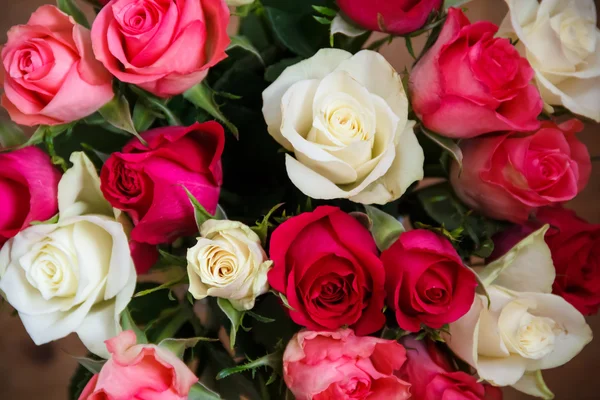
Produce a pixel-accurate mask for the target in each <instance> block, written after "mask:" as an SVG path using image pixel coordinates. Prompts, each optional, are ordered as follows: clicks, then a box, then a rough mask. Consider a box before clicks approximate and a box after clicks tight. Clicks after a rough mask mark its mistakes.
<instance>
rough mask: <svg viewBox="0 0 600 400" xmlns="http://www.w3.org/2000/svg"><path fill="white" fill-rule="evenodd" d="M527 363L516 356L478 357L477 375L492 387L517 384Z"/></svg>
mask: <svg viewBox="0 0 600 400" xmlns="http://www.w3.org/2000/svg"><path fill="white" fill-rule="evenodd" d="M526 365H527V361H526V360H525V359H524V358H523V357H521V356H518V355H511V356H509V357H484V356H481V357H479V360H478V362H477V373H478V374H479V377H480V378H481V379H485V380H486V381H488V382H490V383H491V384H492V385H494V386H508V385H514V384H515V383H517V382H518V381H519V380H520V379H521V377H522V376H523V374H524V373H525V367H526Z"/></svg>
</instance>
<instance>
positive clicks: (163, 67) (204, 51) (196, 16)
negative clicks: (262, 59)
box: [92, 0, 229, 97]
mask: <svg viewBox="0 0 600 400" xmlns="http://www.w3.org/2000/svg"><path fill="white" fill-rule="evenodd" d="M228 24H229V9H228V8H227V4H226V3H225V1H223V0H178V1H173V0H112V1H111V2H110V3H108V4H106V5H105V6H104V7H102V10H101V11H100V12H99V13H98V16H97V17H96V19H95V20H94V24H93V26H92V44H93V47H94V54H95V56H96V58H97V59H98V60H99V61H100V62H101V63H102V64H104V66H105V67H106V69H108V70H109V71H110V73H111V74H113V75H114V76H115V77H117V78H118V79H119V80H120V81H122V82H128V83H133V84H136V85H138V86H140V87H142V88H144V89H146V90H147V91H149V92H152V93H154V94H155V95H157V96H161V97H168V96H173V95H177V94H180V93H183V92H185V91H186V90H187V89H189V88H191V87H192V86H194V85H195V84H197V83H198V82H200V81H202V80H203V79H204V78H205V77H206V75H207V74H208V69H209V68H210V67H212V66H213V65H215V64H217V63H218V62H219V61H221V60H223V59H224V58H225V57H227V55H226V54H225V49H226V48H227V46H228V45H229V36H228V35H227V25H228Z"/></svg>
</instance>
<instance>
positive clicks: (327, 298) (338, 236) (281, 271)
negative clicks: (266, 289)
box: [269, 206, 385, 335]
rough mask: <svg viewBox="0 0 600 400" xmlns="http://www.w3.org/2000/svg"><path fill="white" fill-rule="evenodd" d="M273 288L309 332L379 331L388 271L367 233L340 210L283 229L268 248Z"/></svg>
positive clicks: (323, 210)
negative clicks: (342, 328) (345, 329)
mask: <svg viewBox="0 0 600 400" xmlns="http://www.w3.org/2000/svg"><path fill="white" fill-rule="evenodd" d="M269 254H270V255H271V259H272V260H273V269H272V270H271V271H270V272H269V284H270V285H271V287H273V289H275V290H277V291H278V292H281V293H283V294H284V295H285V296H287V299H288V301H289V303H290V306H291V307H292V308H293V310H289V309H287V308H286V309H287V310H288V312H289V313H290V316H291V318H292V320H294V322H296V323H297V324H299V325H302V326H305V327H307V328H309V329H311V330H332V331H333V330H336V329H338V328H340V327H342V326H350V327H352V328H353V329H354V330H355V331H356V333H357V334H358V335H367V334H369V333H373V332H375V331H377V330H379V329H381V328H382V327H383V325H384V323H385V317H384V315H383V312H382V310H383V305H384V304H383V303H384V299H385V292H384V288H383V285H384V279H385V276H384V271H383V266H382V264H381V261H380V260H379V258H378V257H377V247H376V246H375V241H374V240H373V237H372V236H371V234H370V233H369V231H368V230H367V229H366V228H365V227H364V226H362V225H361V224H360V223H359V222H358V221H357V220H355V219H354V218H353V217H351V216H350V215H348V214H346V213H345V212H343V211H341V210H340V209H339V208H337V207H330V206H322V207H317V209H316V210H315V211H313V212H308V213H304V214H300V215H298V216H296V217H293V218H290V219H289V220H287V221H286V222H284V223H283V224H281V225H280V226H279V227H278V228H277V229H275V231H274V232H273V235H272V238H271V245H270V253H269Z"/></svg>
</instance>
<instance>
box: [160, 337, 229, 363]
mask: <svg viewBox="0 0 600 400" xmlns="http://www.w3.org/2000/svg"><path fill="white" fill-rule="evenodd" d="M218 341H219V339H214V338H205V337H193V338H187V339H172V338H168V339H163V340H162V341H161V342H160V343H159V344H158V346H159V347H162V348H163V349H166V350H169V351H170V352H171V353H173V354H175V355H176V356H177V357H179V358H180V359H182V360H183V354H184V353H185V350H186V349H189V348H190V347H194V346H196V345H197V344H198V343H199V342H218Z"/></svg>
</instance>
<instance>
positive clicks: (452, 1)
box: [444, 0, 472, 10]
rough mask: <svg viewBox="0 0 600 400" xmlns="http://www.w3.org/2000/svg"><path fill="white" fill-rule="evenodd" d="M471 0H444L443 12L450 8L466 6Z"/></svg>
mask: <svg viewBox="0 0 600 400" xmlns="http://www.w3.org/2000/svg"><path fill="white" fill-rule="evenodd" d="M470 1H472V0H444V10H447V9H449V8H450V7H459V6H462V5H463V4H466V3H468V2H470Z"/></svg>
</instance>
